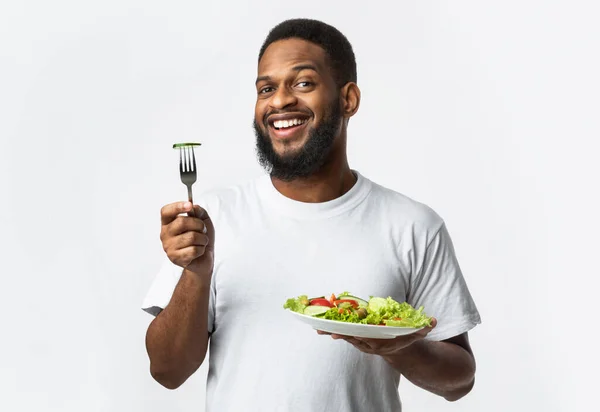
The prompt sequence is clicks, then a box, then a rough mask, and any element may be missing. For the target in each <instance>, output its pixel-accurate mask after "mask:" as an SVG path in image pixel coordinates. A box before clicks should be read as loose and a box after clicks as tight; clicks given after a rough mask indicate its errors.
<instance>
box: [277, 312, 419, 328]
mask: <svg viewBox="0 0 600 412" xmlns="http://www.w3.org/2000/svg"><path fill="white" fill-rule="evenodd" d="M284 310H285V311H288V312H290V313H292V314H294V315H297V316H301V317H304V318H308V319H311V320H317V321H320V322H326V323H333V324H336V325H353V326H357V327H366V328H367V329H372V328H374V329H375V330H378V331H382V332H383V331H384V330H390V331H392V330H403V331H407V330H412V331H415V332H418V331H420V330H421V329H424V328H425V327H424V326H421V327H420V328H412V327H408V326H388V325H369V324H364V323H353V322H340V321H338V320H333V319H321V318H317V317H314V316H309V315H305V314H304V313H299V312H294V311H293V310H291V309H284ZM382 327H383V328H385V329H382Z"/></svg>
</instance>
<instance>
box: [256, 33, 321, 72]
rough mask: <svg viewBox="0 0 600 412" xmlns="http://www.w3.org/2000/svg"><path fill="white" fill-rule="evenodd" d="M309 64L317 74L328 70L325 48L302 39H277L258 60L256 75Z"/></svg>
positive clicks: (283, 70)
mask: <svg viewBox="0 0 600 412" xmlns="http://www.w3.org/2000/svg"><path fill="white" fill-rule="evenodd" d="M302 64H310V65H313V66H315V68H316V69H317V71H318V72H319V74H321V75H325V74H326V73H327V72H329V66H328V65H327V56H326V54H325V50H323V49H322V48H321V47H320V46H317V45H316V44H314V43H311V42H308V41H306V40H302V39H286V40H278V41H275V42H273V43H271V44H270V45H269V47H267V49H266V50H265V52H264V54H263V55H262V58H261V59H260V61H259V62H258V75H259V76H263V75H275V74H277V73H278V72H285V71H289V70H292V69H293V67H295V66H298V65H302Z"/></svg>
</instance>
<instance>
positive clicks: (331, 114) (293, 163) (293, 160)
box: [254, 99, 342, 182]
mask: <svg viewBox="0 0 600 412" xmlns="http://www.w3.org/2000/svg"><path fill="white" fill-rule="evenodd" d="M341 120H342V113H341V108H340V106H339V101H338V99H335V100H334V101H333V103H332V104H331V105H330V106H329V108H328V115H327V116H326V117H325V118H324V120H323V122H322V123H321V124H320V125H319V126H317V127H316V128H312V129H310V131H309V133H308V140H307V141H306V143H305V144H304V146H303V147H302V148H301V149H300V150H299V151H298V152H297V153H292V154H289V155H285V156H280V155H279V154H277V152H275V149H274V148H273V143H272V142H271V138H270V137H269V135H268V132H267V133H266V134H265V132H263V130H262V129H261V128H260V126H259V125H258V124H257V123H256V119H255V120H254V133H255V134H256V153H257V157H258V162H259V163H260V165H261V166H262V167H263V168H265V170H267V172H269V174H270V175H271V177H274V178H276V179H279V180H283V181H286V182H289V181H292V180H295V179H298V178H306V177H309V176H311V175H313V174H314V173H315V172H317V171H319V170H320V169H321V168H322V167H323V165H325V164H326V163H327V161H328V159H329V155H330V153H331V149H332V147H333V143H334V141H335V137H336V134H337V132H338V130H339V127H340V122H341ZM265 127H266V126H265Z"/></svg>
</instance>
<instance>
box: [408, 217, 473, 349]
mask: <svg viewBox="0 0 600 412" xmlns="http://www.w3.org/2000/svg"><path fill="white" fill-rule="evenodd" d="M407 300H408V303H410V304H411V305H412V306H414V307H415V308H418V307H420V306H423V308H424V309H423V311H424V312H425V313H426V314H427V315H428V316H433V317H434V318H436V319H437V326H436V327H435V328H434V329H433V330H432V331H431V332H430V333H429V334H428V335H427V339H428V340H435V341H441V340H444V339H448V338H451V337H453V336H457V335H460V334H461V333H464V332H468V331H469V330H471V329H472V328H474V327H475V326H476V325H477V324H479V323H481V318H480V316H479V312H478V310H477V307H476V306H475V302H474V300H473V298H472V296H471V293H470V292H469V289H468V287H467V284H466V282H465V279H464V277H463V274H462V271H461V269H460V266H459V264H458V260H457V258H456V254H455V252H454V246H453V244H452V240H451V239H450V234H449V233H448V230H447V228H446V225H445V224H442V226H441V227H440V229H439V230H438V232H437V233H436V234H435V236H434V237H433V239H432V240H431V242H430V243H429V245H428V246H427V248H426V250H425V253H424V255H423V259H422V264H421V267H420V270H418V271H417V273H416V275H415V276H414V278H413V279H412V280H411V287H410V290H409V294H408V299H407Z"/></svg>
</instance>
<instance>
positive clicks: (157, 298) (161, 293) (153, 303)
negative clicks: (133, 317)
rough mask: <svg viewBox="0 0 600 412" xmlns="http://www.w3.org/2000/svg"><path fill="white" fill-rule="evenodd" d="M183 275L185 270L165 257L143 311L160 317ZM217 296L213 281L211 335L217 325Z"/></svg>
mask: <svg viewBox="0 0 600 412" xmlns="http://www.w3.org/2000/svg"><path fill="white" fill-rule="evenodd" d="M182 273H183V269H182V268H181V267H179V266H177V265H175V264H174V263H173V262H171V261H170V260H169V259H168V258H166V257H165V260H164V262H163V264H162V266H161V268H160V270H159V271H158V273H157V274H156V275H155V277H154V280H153V282H152V284H151V285H150V289H148V292H147V293H146V296H145V297H144V301H143V302H142V309H143V310H144V311H146V312H148V313H149V314H151V315H153V316H158V314H159V313H160V312H161V311H162V310H163V309H164V308H165V307H166V306H167V305H168V304H169V302H170V301H171V296H173V292H174V291H175V287H176V286H177V283H178V282H179V279H180V278H181V274H182ZM213 279H214V276H213ZM215 296H216V295H215V289H214V281H211V285H210V295H209V302H208V332H209V333H212V332H213V329H214V323H215V309H214V307H215Z"/></svg>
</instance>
